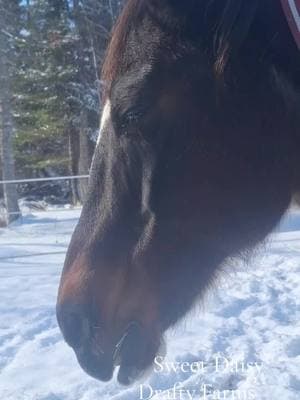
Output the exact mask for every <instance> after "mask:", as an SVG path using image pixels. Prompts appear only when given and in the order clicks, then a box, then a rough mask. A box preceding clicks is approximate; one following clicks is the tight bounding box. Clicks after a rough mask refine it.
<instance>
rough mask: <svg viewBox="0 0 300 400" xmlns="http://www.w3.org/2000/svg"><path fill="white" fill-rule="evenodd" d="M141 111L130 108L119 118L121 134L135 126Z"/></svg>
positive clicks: (126, 133)
mask: <svg viewBox="0 0 300 400" xmlns="http://www.w3.org/2000/svg"><path fill="white" fill-rule="evenodd" d="M141 116H142V113H141V112H140V111H135V110H131V111H128V112H126V113H125V114H124V115H123V116H122V117H121V119H120V124H119V127H120V129H121V134H122V135H125V136H126V135H128V134H129V133H130V132H132V131H134V129H136V128H137V126H138V123H139V121H140V119H141Z"/></svg>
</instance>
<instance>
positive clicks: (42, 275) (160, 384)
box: [0, 209, 300, 400]
mask: <svg viewBox="0 0 300 400" xmlns="http://www.w3.org/2000/svg"><path fill="white" fill-rule="evenodd" d="M79 212H80V211H79V210H55V209H52V210H48V211H47V212H46V213H45V212H41V211H31V214H28V215H26V216H24V217H23V218H22V221H20V222H18V223H15V224H14V225H13V226H11V227H10V228H9V229H0V244H1V248H0V316H1V318H0V399H3V400H77V399H80V400H96V399H101V400H106V399H113V400H134V399H149V398H150V395H152V398H153V399H155V400H157V399H168V400H170V399H172V400H175V399H184V400H185V399H210V400H212V399H213V400H214V399H222V400H223V399H230V400H233V399H234V400H248V399H249V400H250V399H258V400H264V399H268V400H269V399H270V398H272V399H274V400H283V399H285V400H296V399H298V398H299V394H300V258H299V256H300V212H299V211H293V212H290V213H289V214H288V215H287V217H286V218H285V219H284V220H283V222H282V224H281V226H280V229H278V231H277V232H275V233H274V234H272V235H271V236H270V239H269V240H268V243H267V245H264V246H263V247H261V248H260V249H259V250H258V251H257V253H256V255H255V258H253V259H252V260H251V261H250V262H248V263H247V264H246V265H244V264H243V263H242V262H239V263H238V262H235V265H234V268H232V266H228V267H227V268H226V272H225V273H224V274H223V277H222V278H221V279H220V280H219V282H218V285H217V287H215V288H214V289H213V290H212V291H210V292H209V293H208V294H207V296H206V298H205V301H204V302H202V304H201V305H200V306H198V307H196V308H195V309H194V310H193V311H192V312H191V313H190V315H189V316H188V317H187V318H185V320H184V321H183V322H182V323H181V324H180V325H179V326H178V327H177V328H176V329H173V330H171V331H170V332H168V334H167V338H166V342H167V346H168V353H167V357H166V358H165V360H164V362H163V364H162V363H161V359H157V362H156V365H155V370H154V371H153V372H152V374H151V375H150V376H149V377H148V378H147V379H146V381H144V382H138V383H136V384H135V385H134V386H133V387H129V388H124V387H121V386H120V385H119V384H118V383H117V382H116V379H115V377H114V379H113V380H112V381H110V382H109V383H101V382H98V381H96V380H94V379H92V378H89V377H88V376H87V375H86V374H85V373H84V372H82V370H81V369H80V367H79V366H78V364H77V361H76V359H75V356H74V354H73V352H72V350H71V349H70V348H69V347H68V346H67V345H66V344H65V343H64V341H63V339H62V336H61V334H60V331H59V329H58V327H57V323H56V318H55V309H54V307H55V301H56V292H57V286H58V282H59V277H60V272H61V268H62V264H63V260H64V253H65V251H66V248H67V245H68V242H69V239H70V235H71V232H72V230H73V228H74V226H75V224H76V221H77V219H78V216H79ZM45 253H52V254H50V255H49V254H45ZM33 254H35V255H36V254H40V255H36V256H32V255H33ZM21 256H26V257H21ZM8 257H14V258H8ZM232 271H233V272H232Z"/></svg>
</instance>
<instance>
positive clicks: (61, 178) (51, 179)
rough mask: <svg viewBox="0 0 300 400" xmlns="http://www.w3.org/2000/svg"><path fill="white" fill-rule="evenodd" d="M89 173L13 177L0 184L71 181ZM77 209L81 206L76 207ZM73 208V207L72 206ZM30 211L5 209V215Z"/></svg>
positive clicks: (49, 210)
mask: <svg viewBox="0 0 300 400" xmlns="http://www.w3.org/2000/svg"><path fill="white" fill-rule="evenodd" d="M88 178H89V175H69V176H54V177H48V178H28V179H13V180H0V185H12V184H14V185H19V184H24V183H36V182H38V183H39V182H55V181H72V180H78V179H88ZM78 208H79V209H80V208H81V207H78ZM72 210H74V208H72ZM39 211H40V212H43V211H44V212H51V211H52V212H53V211H55V212H57V210H51V209H50V208H47V209H46V210H43V209H39ZM61 211H66V209H64V210H61ZM24 213H25V214H28V213H30V211H28V212H26V211H24V210H22V209H20V211H10V212H8V211H7V210H5V214H6V215H20V216H22V215H24Z"/></svg>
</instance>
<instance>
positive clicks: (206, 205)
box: [57, 0, 300, 384]
mask: <svg viewBox="0 0 300 400" xmlns="http://www.w3.org/2000/svg"><path fill="white" fill-rule="evenodd" d="M282 1H283V2H284V1H285V0H282ZM288 1H289V0H286V3H287V2H288ZM293 1H294V0H293ZM289 4H290V3H289ZM297 4H298V3H297ZM294 5H295V7H296V3H295V2H294ZM287 21H288V20H287V18H286V15H285V13H284V12H283V8H282V2H281V0H251V1H249V0H185V1H183V0H129V1H128V3H127V5H126V6H125V9H124V11H123V13H122V15H121V18H120V19H119V22H118V24H117V26H116V28H115V30H114V32H113V36H112V40H111V44H110V46H109V49H108V53H107V57H106V61H105V65H104V71H103V80H104V82H105V84H106V91H105V99H104V101H105V108H104V112H103V117H102V123H101V133H100V134H101V137H100V139H99V141H98V144H97V148H96V151H95V155H94V159H93V164H92V169H91V178H90V185H89V192H88V196H87V200H86V202H85V204H84V207H83V210H82V215H81V218H80V220H79V223H78V225H77V227H76V230H75V232H74V234H73V237H72V241H71V244H70V247H69V250H68V254H67V258H66V261H65V266H64V270H63V274H62V278H61V284H60V288H59V295H58V304H57V317H58V322H59V325H60V328H61V330H62V332H63V335H64V338H65V340H66V341H67V343H68V344H69V345H70V346H72V347H73V348H74V350H75V352H76V355H77V358H78V361H79V363H80V364H81V366H82V367H83V369H84V370H85V371H87V373H89V374H90V375H92V376H93V377H95V378H98V379H100V380H109V379H110V378H111V376H112V372H113V369H114V367H115V366H116V365H120V370H119V374H118V379H119V381H120V382H121V383H124V384H127V383H130V382H131V381H133V380H134V379H135V378H137V377H138V376H139V375H140V373H142V372H143V371H144V370H145V369H146V368H147V367H148V366H149V365H150V364H151V363H152V362H153V359H154V357H155V355H156V354H157V351H158V348H159V346H160V343H161V339H162V336H163V333H164V332H165V331H166V329H167V328H169V327H170V326H171V325H174V324H175V323H176V322H177V321H178V320H179V319H180V318H181V317H182V316H184V315H185V313H186V312H187V311H188V310H189V309H190V308H191V307H192V305H193V304H194V303H195V302H196V301H197V299H199V297H201V295H202V294H203V292H204V290H205V289H206V288H207V287H208V286H209V285H210V284H211V283H213V282H214V278H215V277H216V273H217V271H219V270H220V266H221V265H222V264H223V263H224V262H225V261H226V260H228V259H229V258H231V257H234V256H239V255H241V254H243V253H244V252H245V251H247V250H249V249H251V248H253V247H254V246H255V245H256V244H257V243H258V242H260V241H262V240H263V239H264V238H265V237H266V235H267V234H268V233H269V232H270V231H271V230H272V229H273V228H274V227H275V226H276V224H278V222H279V220H280V218H281V216H282V215H283V213H284V212H285V210H286V209H287V208H288V206H289V204H290V202H291V198H292V196H293V195H294V194H295V193H296V192H297V191H299V190H300V111H299V110H300V94H299V89H300V56H299V54H300V53H299V50H298V48H297V44H296V41H295V40H294V37H293V34H292V30H291V29H290V26H289V24H288V22H287ZM294 22H295V23H296V22H297V20H295V21H294ZM298 22H299V21H298ZM216 334H217V332H216Z"/></svg>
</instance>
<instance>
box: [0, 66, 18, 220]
mask: <svg viewBox="0 0 300 400" xmlns="http://www.w3.org/2000/svg"><path fill="white" fill-rule="evenodd" d="M0 63H1V62H0ZM0 69H1V68H0ZM3 89H4V88H3V86H2V88H1V96H0V104H1V106H0V107H1V108H0V112H1V122H2V124H1V125H2V129H1V159H2V178H3V180H4V181H8V180H14V179H15V160H14V154H13V133H14V129H13V122H12V116H11V110H10V104H9V103H10V102H9V101H8V98H9V97H8V93H7V92H6V95H7V98H6V99H5V96H2V93H3V92H4V90H3ZM3 192H4V201H5V206H6V210H7V218H6V221H7V224H10V223H11V222H13V221H14V220H16V219H17V218H18V217H19V216H20V209H19V206H18V194H17V189H16V185H15V184H4V185H3Z"/></svg>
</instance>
